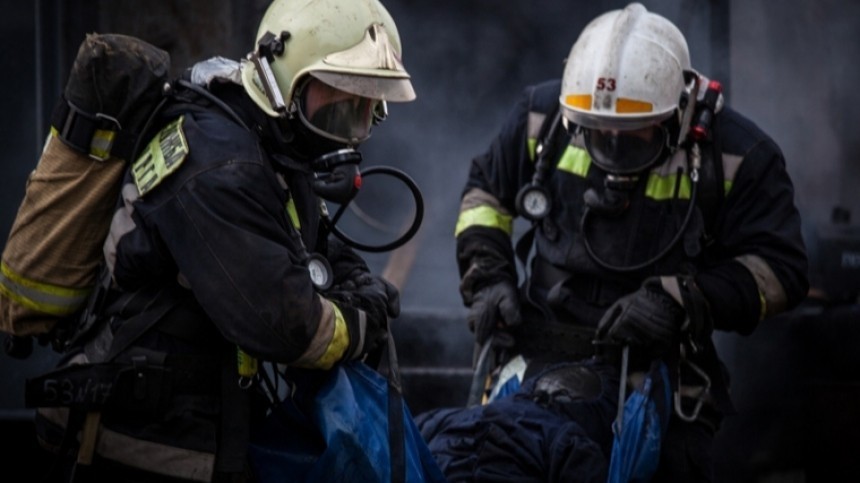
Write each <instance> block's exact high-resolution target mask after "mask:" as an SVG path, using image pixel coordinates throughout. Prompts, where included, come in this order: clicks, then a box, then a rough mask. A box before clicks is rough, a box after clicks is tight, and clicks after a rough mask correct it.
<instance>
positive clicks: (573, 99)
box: [564, 94, 592, 111]
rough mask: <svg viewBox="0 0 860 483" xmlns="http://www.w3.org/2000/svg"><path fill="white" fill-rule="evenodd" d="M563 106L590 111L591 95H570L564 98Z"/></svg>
mask: <svg viewBox="0 0 860 483" xmlns="http://www.w3.org/2000/svg"><path fill="white" fill-rule="evenodd" d="M564 104H565V105H566V106H567V107H573V108H577V109H582V110H583V111H590V110H591V104H592V102H591V94H571V95H569V96H566V97H565V98H564Z"/></svg>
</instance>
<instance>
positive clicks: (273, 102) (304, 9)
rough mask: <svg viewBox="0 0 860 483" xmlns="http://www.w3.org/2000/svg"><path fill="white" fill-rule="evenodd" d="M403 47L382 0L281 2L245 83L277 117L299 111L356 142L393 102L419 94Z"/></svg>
mask: <svg viewBox="0 0 860 483" xmlns="http://www.w3.org/2000/svg"><path fill="white" fill-rule="evenodd" d="M401 51H402V50H401V43H400V35H399V33H398V31H397V26H396V25H395V23H394V20H393V19H392V17H391V15H390V14H389V13H388V11H387V10H386V9H385V7H384V6H383V5H382V4H381V3H380V2H379V1H378V0H274V2H273V3H272V4H271V5H270V6H269V8H268V10H267V11H266V13H265V15H264V16H263V19H262V21H261V22H260V26H259V29H258V32H257V48H256V49H255V50H254V52H252V53H251V54H249V55H248V58H247V59H246V60H244V61H243V63H242V83H243V85H244V87H245V90H246V91H247V92H248V95H249V96H250V97H251V99H253V100H254V102H255V103H256V104H257V105H258V106H260V108H261V109H263V110H264V111H265V112H266V113H267V114H269V115H270V116H273V117H285V116H298V117H300V118H301V120H302V122H303V123H304V124H305V125H307V126H308V127H309V128H311V129H312V130H314V131H316V132H317V133H319V134H321V135H323V136H326V137H328V138H330V139H334V140H336V141H340V142H345V143H349V144H355V143H358V142H361V141H363V140H364V139H366V138H367V137H369V135H370V129H371V127H372V124H373V121H374V119H379V118H380V117H382V116H384V113H385V112H386V107H385V103H386V102H389V101H390V102H406V101H411V100H414V99H415V91H414V89H413V87H412V82H411V80H410V76H409V74H408V73H407V72H406V69H405V68H404V66H403V63H402V60H401Z"/></svg>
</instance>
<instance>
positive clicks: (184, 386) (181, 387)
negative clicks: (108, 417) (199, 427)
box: [24, 356, 220, 411]
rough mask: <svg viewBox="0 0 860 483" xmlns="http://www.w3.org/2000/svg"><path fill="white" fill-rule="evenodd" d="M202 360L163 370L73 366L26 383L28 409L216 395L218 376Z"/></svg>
mask: <svg viewBox="0 0 860 483" xmlns="http://www.w3.org/2000/svg"><path fill="white" fill-rule="evenodd" d="M211 367H217V366H212V361H211V360H209V359H207V358H204V357H194V356H170V357H168V358H167V360H166V361H165V363H164V364H163V365H154V364H146V363H141V364H123V363H99V364H75V365H71V366H68V367H64V368H62V369H58V370H55V371H52V372H49V373H47V374H43V375H41V376H38V377H35V378H32V379H28V380H27V381H26V385H25V389H24V405H25V406H26V407H30V408H35V407H69V408H72V409H84V410H87V411H92V410H98V409H102V408H105V407H107V406H109V405H127V404H140V405H143V406H145V405H147V403H155V404H159V405H160V404H162V403H165V402H167V401H169V400H170V398H171V397H172V396H174V395H183V394H218V391H219V390H220V385H219V372H218V371H217V370H215V371H212V370H211Z"/></svg>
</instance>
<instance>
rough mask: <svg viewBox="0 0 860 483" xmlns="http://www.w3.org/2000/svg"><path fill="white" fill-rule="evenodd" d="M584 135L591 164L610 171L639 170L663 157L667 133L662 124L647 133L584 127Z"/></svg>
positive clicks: (630, 171) (628, 172) (627, 172)
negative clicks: (644, 134)
mask: <svg viewBox="0 0 860 483" xmlns="http://www.w3.org/2000/svg"><path fill="white" fill-rule="evenodd" d="M583 134H584V138H585V148H586V149H587V150H588V154H589V155H591V159H592V160H593V161H594V164H596V165H597V166H598V167H600V168H601V169H603V170H604V171H606V172H608V173H611V174H615V175H631V174H637V173H641V172H643V171H645V170H646V169H648V168H650V167H651V166H653V165H654V164H655V163H657V162H658V161H659V160H661V159H663V158H664V157H665V149H666V138H667V133H666V129H665V128H664V127H662V126H654V127H653V128H652V130H651V131H650V132H648V133H646V134H647V135H646V136H643V135H637V134H633V133H626V132H624V131H614V132H609V131H599V130H596V129H584V130H583Z"/></svg>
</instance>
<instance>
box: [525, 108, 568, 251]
mask: <svg viewBox="0 0 860 483" xmlns="http://www.w3.org/2000/svg"><path fill="white" fill-rule="evenodd" d="M560 123H561V108H560V106H559V103H558V102H556V103H554V104H553V107H552V109H550V111H549V112H547V114H546V117H545V118H544V120H543V123H541V127H540V130H539V131H538V136H537V144H536V148H535V170H537V169H540V168H541V165H543V164H544V163H549V164H548V165H547V174H549V172H551V171H552V170H553V169H555V163H554V162H553V161H554V160H555V158H556V156H558V152H559V150H560V149H561V147H562V146H559V142H557V140H558V138H559V136H556V132H557V129H553V126H554V125H557V124H560ZM565 139H566V138H565ZM539 224H540V222H539V221H534V222H532V225H531V227H529V229H528V230H527V231H526V232H525V233H523V234H522V236H520V239H519V240H517V244H516V248H515V249H516V254H517V258H519V260H520V262H521V263H522V264H523V266H524V267H525V266H527V262H528V255H529V251H530V250H531V247H532V243H533V242H534V237H535V231H536V230H537V227H538V226H539Z"/></svg>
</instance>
